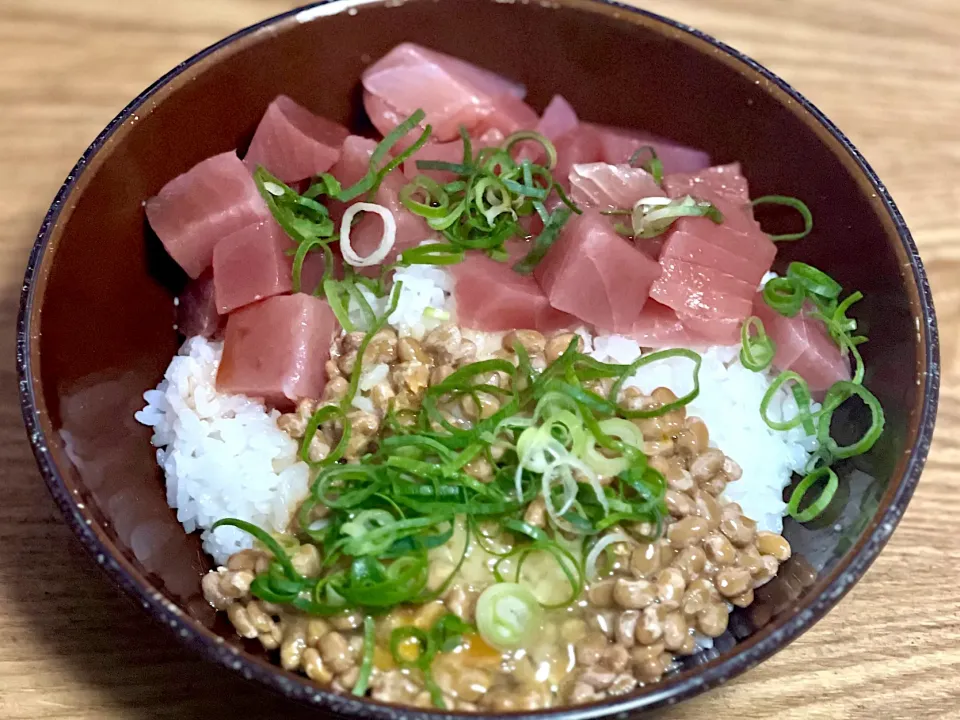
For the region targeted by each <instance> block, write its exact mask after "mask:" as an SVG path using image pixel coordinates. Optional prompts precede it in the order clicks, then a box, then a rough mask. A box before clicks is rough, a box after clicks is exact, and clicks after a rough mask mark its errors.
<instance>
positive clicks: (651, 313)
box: [624, 300, 710, 348]
mask: <svg viewBox="0 0 960 720" xmlns="http://www.w3.org/2000/svg"><path fill="white" fill-rule="evenodd" d="M624 334H625V335H626V336H627V337H629V338H631V339H633V340H635V341H636V342H637V343H639V344H640V346H641V347H651V348H663V347H698V346H706V345H709V344H710V343H709V342H708V341H706V340H705V339H704V338H702V337H701V336H700V335H698V334H696V333H694V332H692V331H691V330H689V329H687V328H685V327H684V326H683V323H682V322H680V318H679V317H678V316H677V313H675V312H674V311H673V310H671V309H670V308H668V307H667V306H666V305H661V304H660V303H658V302H656V301H655V300H648V301H647V303H646V304H645V305H644V306H643V310H642V311H641V312H640V317H638V318H637V319H636V320H634V321H633V327H632V328H631V329H630V332H628V333H624Z"/></svg>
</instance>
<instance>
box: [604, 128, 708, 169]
mask: <svg viewBox="0 0 960 720" xmlns="http://www.w3.org/2000/svg"><path fill="white" fill-rule="evenodd" d="M589 127H590V128H591V129H592V130H594V131H595V132H596V133H597V136H598V139H599V141H600V147H601V149H602V158H601V159H602V160H603V161H604V162H608V163H612V164H614V165H616V164H617V163H625V162H629V161H630V157H631V156H632V155H633V154H634V153H635V152H636V151H637V150H639V149H640V148H642V147H644V146H646V145H649V146H650V147H652V148H653V149H654V150H655V151H656V153H657V157H659V158H660V161H661V162H662V163H663V170H664V172H668V173H674V172H694V171H696V170H702V169H703V168H707V167H710V156H709V155H707V153H705V152H703V151H702V150H697V149H695V148H690V147H686V146H684V145H679V144H677V143H675V142H672V141H670V140H666V139H664V138H661V137H658V136H656V135H651V134H650V133H645V132H640V131H637V130H627V129H624V128H615V127H609V126H607V125H594V124H589Z"/></svg>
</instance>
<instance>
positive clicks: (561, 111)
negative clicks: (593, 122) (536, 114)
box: [537, 95, 580, 142]
mask: <svg viewBox="0 0 960 720" xmlns="http://www.w3.org/2000/svg"><path fill="white" fill-rule="evenodd" d="M579 124H580V121H579V120H578V119H577V113H576V112H575V111H574V109H573V107H572V106H571V105H570V103H568V102H567V101H566V99H564V97H563V95H554V96H553V98H552V99H551V100H550V104H549V105H547V107H546V109H545V110H544V111H543V115H542V116H541V118H540V122H538V123H537V132H538V133H540V134H541V135H544V136H545V137H546V138H547V139H548V140H551V141H553V142H556V141H557V140H559V139H560V138H562V137H563V136H564V135H566V134H568V133H571V132H573V131H574V130H576V129H577V126H578V125H579Z"/></svg>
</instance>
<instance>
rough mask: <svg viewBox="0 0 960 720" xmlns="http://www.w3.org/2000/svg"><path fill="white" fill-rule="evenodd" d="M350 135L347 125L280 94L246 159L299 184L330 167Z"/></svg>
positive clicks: (251, 144)
mask: <svg viewBox="0 0 960 720" xmlns="http://www.w3.org/2000/svg"><path fill="white" fill-rule="evenodd" d="M349 134H350V133H349V132H348V131H347V129H346V128H345V127H343V125H340V124H339V123H335V122H331V121H330V120H327V119H326V118H322V117H320V116H318V115H314V114H313V113H312V112H310V111H309V110H307V109H306V108H304V107H302V106H300V105H298V104H297V103H295V102H294V101H293V100H291V99H290V98H288V97H287V96H286V95H280V96H279V97H277V99H276V100H274V101H273V102H272V103H271V104H270V107H268V108H267V112H266V113H265V114H264V116H263V120H261V121H260V125H259V126H258V127H257V132H256V134H255V135H254V136H253V141H252V142H251V143H250V149H249V150H248V151H247V156H246V158H244V162H245V163H246V164H247V166H248V167H249V168H250V169H251V170H255V169H256V167H257V165H263V167H265V168H266V169H267V170H269V171H270V172H271V173H273V174H274V175H276V176H277V177H278V178H280V179H281V180H282V181H283V182H285V183H288V184H292V183H296V182H299V181H300V180H303V179H305V178H309V177H313V176H314V175H319V174H320V173H323V172H326V171H327V170H329V169H330V168H331V167H332V166H333V164H334V163H335V162H336V161H337V159H338V158H339V157H340V146H341V145H343V141H344V139H345V138H346V137H347V135H349Z"/></svg>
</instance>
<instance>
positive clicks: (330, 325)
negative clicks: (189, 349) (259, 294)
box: [217, 293, 340, 410]
mask: <svg viewBox="0 0 960 720" xmlns="http://www.w3.org/2000/svg"><path fill="white" fill-rule="evenodd" d="M339 327H340V326H339V324H338V323H337V319H336V317H335V316H334V314H333V311H332V310H331V309H330V306H329V305H328V304H327V301H326V300H321V299H320V298H316V297H313V296H311V295H306V294H304V293H297V294H296V295H278V296H276V297H272V298H269V299H267V300H263V301H261V302H258V303H256V304H254V305H250V306H248V307H245V308H242V309H240V310H237V311H236V312H234V313H231V314H230V317H229V319H228V320H227V329H226V332H225V334H224V342H223V360H221V362H220V369H219V371H218V372H217V389H218V390H220V391H221V392H228V393H240V394H243V395H249V396H250V397H262V398H263V399H264V400H265V402H267V403H268V404H269V405H271V406H274V407H277V408H279V409H281V410H288V409H290V408H292V407H293V406H294V405H295V404H296V403H297V402H298V401H299V400H302V399H303V398H318V397H320V395H321V393H322V392H323V388H324V386H325V385H326V383H327V373H326V369H325V367H324V365H325V364H326V362H327V360H328V359H329V358H330V344H331V342H332V341H333V337H334V333H335V332H336V331H337V330H338V329H339Z"/></svg>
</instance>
